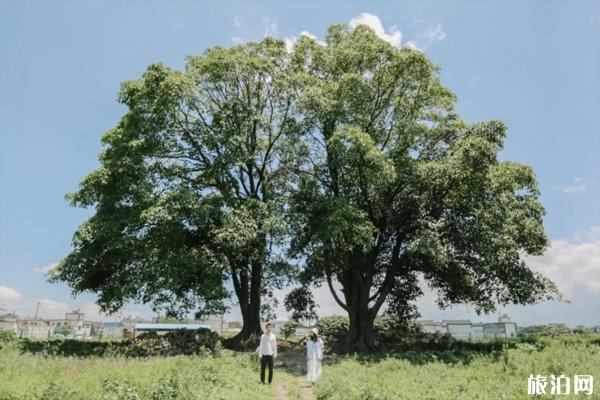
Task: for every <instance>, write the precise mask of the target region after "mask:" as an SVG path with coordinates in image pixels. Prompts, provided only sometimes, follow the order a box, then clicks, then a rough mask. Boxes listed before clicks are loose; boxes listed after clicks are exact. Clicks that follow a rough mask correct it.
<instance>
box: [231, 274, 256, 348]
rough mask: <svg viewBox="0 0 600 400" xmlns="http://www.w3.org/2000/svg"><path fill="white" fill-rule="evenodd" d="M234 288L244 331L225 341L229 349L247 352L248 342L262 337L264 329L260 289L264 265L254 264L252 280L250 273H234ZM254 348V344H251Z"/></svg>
mask: <svg viewBox="0 0 600 400" xmlns="http://www.w3.org/2000/svg"><path fill="white" fill-rule="evenodd" d="M232 278H233V287H234V290H235V293H236V295H237V298H238V301H239V303H240V311H241V313H242V324H243V325H242V330H241V331H240V332H239V333H238V334H237V335H235V336H234V337H232V338H229V339H227V340H226V341H225V345H226V347H228V348H231V349H235V350H245V349H246V348H245V347H247V346H246V341H248V340H249V339H251V338H252V337H253V336H255V337H256V336H260V334H261V333H262V328H261V326H260V305H261V298H260V288H261V284H262V265H261V264H260V263H253V264H252V267H251V268H250V280H248V273H247V270H246V271H241V272H240V273H239V276H238V274H237V272H235V271H234V272H233V273H232ZM249 345H250V346H252V345H253V344H249Z"/></svg>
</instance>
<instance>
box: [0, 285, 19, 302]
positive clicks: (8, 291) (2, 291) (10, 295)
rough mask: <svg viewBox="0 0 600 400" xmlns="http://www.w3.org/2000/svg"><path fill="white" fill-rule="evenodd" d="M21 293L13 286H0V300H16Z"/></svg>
mask: <svg viewBox="0 0 600 400" xmlns="http://www.w3.org/2000/svg"><path fill="white" fill-rule="evenodd" d="M21 297H23V296H21V293H19V292H17V291H16V290H15V289H13V288H9V287H6V286H0V300H2V301H16V300H20V299H21Z"/></svg>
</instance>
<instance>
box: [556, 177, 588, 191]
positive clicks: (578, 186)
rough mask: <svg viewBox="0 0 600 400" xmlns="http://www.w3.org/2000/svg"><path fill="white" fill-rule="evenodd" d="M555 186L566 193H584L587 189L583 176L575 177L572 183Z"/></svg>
mask: <svg viewBox="0 0 600 400" xmlns="http://www.w3.org/2000/svg"><path fill="white" fill-rule="evenodd" d="M555 188H556V189H558V190H560V191H561V192H563V193H565V194H568V195H574V194H581V193H584V192H585V190H586V184H585V180H584V179H583V178H575V179H574V180H573V182H571V183H570V184H568V185H566V186H555Z"/></svg>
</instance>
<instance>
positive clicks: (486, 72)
mask: <svg viewBox="0 0 600 400" xmlns="http://www.w3.org/2000/svg"><path fill="white" fill-rule="evenodd" d="M340 22H343V23H349V24H350V25H352V26H356V25H357V24H361V23H362V24H367V25H369V26H371V27H372V28H373V29H374V30H375V32H377V34H378V35H379V36H380V37H382V38H383V39H385V40H387V41H388V42H390V43H392V44H393V45H395V46H411V47H414V48H417V49H419V50H421V51H423V52H425V53H426V54H427V56H428V57H430V59H431V60H433V62H435V63H436V64H438V65H440V66H441V68H442V71H441V78H442V82H443V83H444V84H445V85H446V86H447V87H449V88H450V89H451V90H453V91H454V93H455V94H456V95H457V96H458V106H457V107H458V111H459V112H460V114H461V115H462V116H463V117H464V118H465V119H467V120H469V121H472V122H475V121H482V120H487V119H490V118H499V119H501V120H502V121H504V122H505V123H506V124H507V126H508V137H507V140H506V147H505V150H504V151H503V152H502V154H501V158H502V159H511V160H515V161H519V162H523V163H526V164H529V165H531V166H533V167H534V169H535V171H536V174H537V178H538V181H539V184H540V188H541V192H542V196H541V200H542V202H543V204H544V206H545V207H546V209H547V216H546V219H545V226H546V231H547V233H548V235H549V237H550V238H551V241H552V244H551V247H550V249H549V250H548V251H547V253H546V254H545V255H544V256H541V257H535V258H530V259H528V260H527V261H528V263H529V265H530V266H531V268H533V269H535V270H537V271H540V272H542V273H544V274H546V275H547V276H548V277H550V278H551V279H553V280H554V281H555V282H557V284H558V286H559V287H560V288H561V289H562V291H563V293H564V294H565V297H566V298H567V299H568V300H569V301H570V302H569V303H564V304H557V303H544V304H539V305H534V306H527V307H522V306H519V307H517V306H512V307H506V308H500V309H499V311H500V312H507V313H508V314H510V315H511V316H512V317H513V320H515V321H516V322H517V323H519V324H523V325H529V324H535V323H547V322H565V323H567V324H569V325H571V326H574V325H576V324H584V325H595V324H600V200H599V199H600V196H599V194H600V191H599V188H598V185H599V183H600V158H599V157H598V154H600V112H599V111H600V90H599V89H600V72H599V71H600V46H599V45H598V43H600V3H598V2H593V1H589V2H585V1H580V2H576V3H568V2H566V1H564V2H561V1H553V2H535V1H530V2H491V1H490V2H481V3H480V2H472V1H464V2H457V1H455V2H450V1H440V2H435V1H427V2H374V1H369V2H360V1H355V2H348V3H342V2H338V1H332V2H326V1H320V2H317V1H314V2H307V1H301V2H292V1H287V2H268V1H258V2H254V3H250V2H248V3H238V2H235V1H227V2H214V3H209V2H200V1H148V2H142V1H119V2H116V1H115V2H110V1H54V2H42V1H39V2H32V1H21V0H13V1H11V0H7V1H2V2H0V55H1V60H2V62H0V307H4V308H5V309H8V310H15V311H16V312H17V313H20V314H23V315H27V314H33V313H34V311H35V308H36V305H37V304H38V302H39V303H40V311H39V313H40V315H41V316H47V317H52V316H61V315H62V314H64V312H65V311H67V310H69V309H72V308H81V309H82V310H83V311H84V312H86V314H87V315H88V317H91V318H93V319H102V318H105V317H104V316H101V315H99V314H98V310H97V307H96V306H95V305H94V296H93V295H85V296H80V297H77V298H73V297H71V295H70V291H69V289H68V288H67V287H66V286H64V285H56V284H54V285H52V284H49V283H47V282H46V280H45V278H44V273H45V272H47V271H48V270H49V269H51V268H52V267H53V266H54V265H55V263H56V262H57V261H58V260H59V259H60V258H61V257H64V256H65V255H66V254H67V253H68V252H69V250H70V245H71V237H72V235H73V232H74V231H75V229H76V227H77V226H78V225H79V224H80V223H82V222H83V221H84V220H85V219H86V218H87V217H88V216H89V215H90V213H91V210H80V209H73V208H70V207H68V205H67V203H66V202H65V201H64V194H65V193H67V192H69V191H72V190H74V189H75V188H76V186H77V184H78V182H79V181H80V180H81V179H82V178H83V177H84V176H85V175H86V174H87V173H88V172H90V171H91V170H93V169H94V168H96V167H97V166H98V158H97V155H98V153H99V152H100V149H101V146H100V136H101V135H102V133H103V132H105V131H107V130H108V129H110V128H112V127H113V126H115V124H116V123H117V121H118V119H119V118H120V116H121V115H122V114H123V113H124V112H125V109H124V107H123V106H122V105H120V104H118V103H117V102H116V93H117V91H118V89H119V84H120V83H121V82H122V81H124V80H129V79H136V78H138V77H139V76H140V75H141V73H142V72H143V71H144V69H145V67H146V66H147V65H148V64H150V63H152V62H157V61H162V62H164V63H167V64H168V65H170V66H172V67H174V68H182V67H183V65H184V57H185V56H186V55H188V54H200V53H201V52H202V51H203V50H205V49H206V48H209V47H211V46H215V45H223V46H229V45H233V44H236V43H242V42H245V41H248V40H258V39H261V38H262V37H264V36H267V35H271V36H276V37H280V38H283V39H285V40H286V43H288V45H290V46H291V45H293V43H294V41H295V40H296V39H297V38H298V37H299V36H300V35H309V36H313V37H315V38H316V39H317V40H321V39H322V38H323V36H324V33H325V31H326V29H327V26H328V25H329V24H331V23H340ZM315 293H316V295H317V298H318V299H319V303H320V304H321V308H320V314H321V315H329V314H334V313H341V310H339V309H338V308H337V307H336V306H335V305H334V302H333V300H332V299H331V296H330V295H329V294H328V293H327V291H326V290H324V289H317V290H316V291H315ZM282 294H283V293H282ZM419 308H420V310H421V313H422V315H423V317H424V318H428V319H442V318H471V319H473V320H476V321H489V320H493V319H495V318H496V315H487V316H486V315H482V316H477V315H475V314H474V313H473V312H472V309H471V308H470V307H467V306H465V305H458V306H456V307H454V308H453V309H451V310H445V311H441V310H438V309H437V308H436V307H435V294H434V293H430V292H428V293H427V295H426V296H425V297H424V298H423V299H422V300H421V301H420V302H419ZM124 313H125V314H132V315H145V316H148V315H150V312H149V310H148V309H147V308H146V307H144V306H140V305H135V304H131V305H128V307H127V308H126V310H124ZM279 316H280V317H285V313H284V312H283V311H280V313H279ZM237 318H239V314H238V313H237V312H236V311H235V309H234V311H233V312H232V313H231V315H229V319H237Z"/></svg>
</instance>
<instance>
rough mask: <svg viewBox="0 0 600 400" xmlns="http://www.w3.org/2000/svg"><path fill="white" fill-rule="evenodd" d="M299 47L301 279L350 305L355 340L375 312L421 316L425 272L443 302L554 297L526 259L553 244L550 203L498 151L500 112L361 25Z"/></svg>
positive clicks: (356, 343) (478, 305)
mask: <svg viewBox="0 0 600 400" xmlns="http://www.w3.org/2000/svg"><path fill="white" fill-rule="evenodd" d="M293 58H294V60H295V65H298V66H301V67H299V68H297V69H296V70H295V79H296V80H297V81H298V82H301V83H300V87H301V95H300V96H299V99H298V104H299V109H300V111H301V113H302V116H303V118H304V122H305V123H306V124H307V126H308V127H309V131H308V133H307V134H306V135H305V136H304V140H305V145H306V147H307V148H309V149H310V152H309V153H308V155H307V157H306V158H304V159H303V163H302V168H301V170H300V171H298V175H297V176H298V179H299V184H298V186H297V187H296V188H295V194H294V196H293V200H292V202H291V209H290V210H291V220H292V222H293V226H294V230H293V235H292V236H293V242H292V248H291V251H292V253H293V254H294V256H296V257H298V258H300V259H303V260H305V261H306V262H305V265H304V267H305V268H304V271H303V281H304V282H305V284H306V285H311V284H325V282H326V283H327V284H328V285H329V288H330V290H331V293H332V295H333V297H334V298H335V300H336V301H337V303H338V304H339V306H340V307H342V308H343V309H344V310H346V311H347V313H348V316H349V322H350V327H349V329H350V333H349V336H348V338H347V339H348V348H349V349H350V350H363V351H364V350H373V349H375V348H377V347H378V346H377V338H376V336H375V332H374V329H373V322H374V319H375V317H376V315H377V313H378V312H380V311H381V310H385V311H387V312H389V313H393V314H396V315H398V316H400V317H402V318H408V317H409V316H412V315H414V314H415V311H416V310H415V308H414V300H415V299H416V298H417V297H418V296H420V295H421V294H422V291H421V289H420V286H419V278H420V277H422V278H423V279H424V280H425V281H426V282H428V284H429V285H430V286H431V287H432V288H434V289H436V290H437V292H438V294H439V298H438V302H439V305H440V306H442V307H445V306H447V305H449V304H453V303H471V304H473V305H474V306H475V309H476V310H477V311H478V312H481V311H483V312H489V311H492V310H494V309H495V307H496V305H497V304H508V303H519V304H527V303H531V302H536V301H540V300H543V299H550V298H558V297H559V296H560V294H559V293H558V291H557V290H556V287H555V285H554V284H553V283H552V282H551V281H549V280H548V279H547V278H545V277H543V276H541V275H540V274H538V273H536V272H533V271H532V270H530V269H529V268H528V267H527V266H526V265H525V263H524V261H523V256H524V255H527V254H535V255H537V254H541V253H542V252H543V251H544V249H545V248H546V246H547V244H548V241H547V238H546V235H545V233H544V228H543V225H542V217H543V215H544V209H543V207H542V205H541V204H540V202H539V200H538V197H539V191H538V187H537V184H536V180H535V176H534V172H533V170H532V169H531V168H530V167H528V166H526V165H523V164H519V163H516V162H512V161H501V160H500V159H499V156H498V153H499V151H500V150H501V149H502V147H503V142H504V137H505V132H506V128H505V126H504V125H503V124H502V123H501V122H499V121H487V122H481V123H476V124H469V123H467V122H465V121H463V120H462V119H461V118H459V116H458V115H457V114H456V112H455V111H454V103H455V96H454V95H453V94H452V93H451V92H450V91H449V90H448V89H446V88H445V87H443V86H442V85H441V83H440V79H439V76H438V72H439V70H438V67H437V66H435V65H434V64H432V63H431V62H430V61H429V60H428V59H427V58H426V57H425V55H424V54H422V53H421V52H419V51H416V50H413V49H409V48H397V47H394V46H392V45H390V44H388V43H387V42H385V41H383V40H382V39H380V38H378V37H377V36H376V35H375V33H374V32H373V31H372V30H370V29H369V28H367V27H366V26H358V27H357V28H356V29H350V28H348V27H347V26H343V25H334V26H332V27H330V29H329V31H328V34H327V37H326V40H325V44H324V45H322V44H320V43H318V42H316V41H315V40H313V39H310V38H307V37H302V38H301V39H300V40H299V41H298V43H297V44H296V46H295V49H294V53H293ZM338 288H341V290H340V289H338ZM299 293H305V294H308V293H310V292H308V291H306V290H303V291H295V292H294V293H293V294H294V296H295V297H294V299H295V301H294V302H295V303H300V304H310V303H307V302H302V301H299V299H298V294H299ZM384 306H385V307H384Z"/></svg>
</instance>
